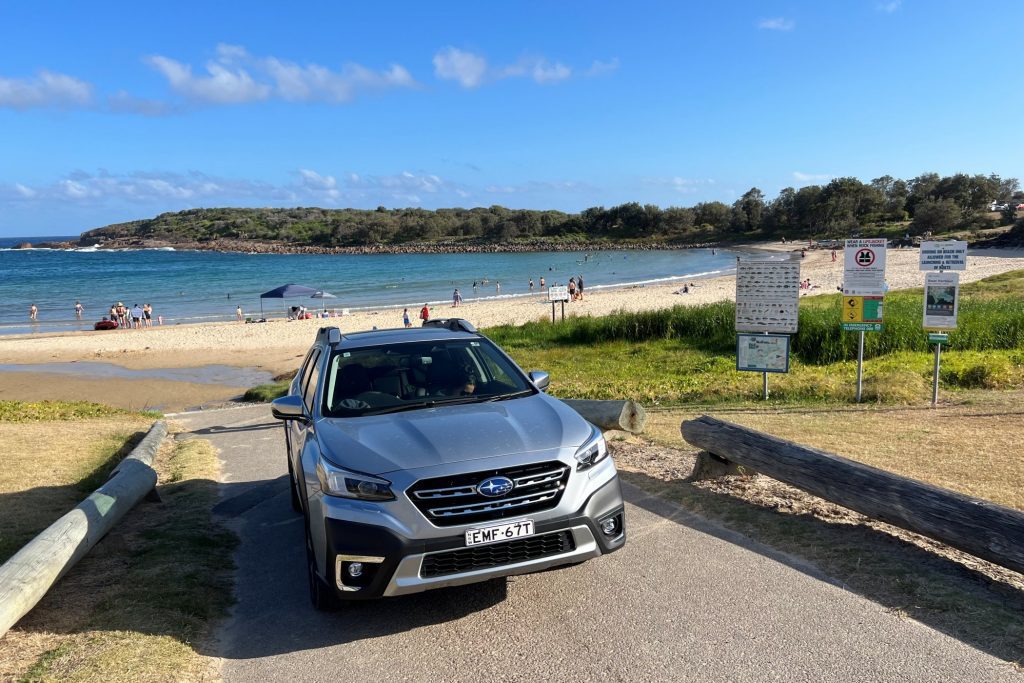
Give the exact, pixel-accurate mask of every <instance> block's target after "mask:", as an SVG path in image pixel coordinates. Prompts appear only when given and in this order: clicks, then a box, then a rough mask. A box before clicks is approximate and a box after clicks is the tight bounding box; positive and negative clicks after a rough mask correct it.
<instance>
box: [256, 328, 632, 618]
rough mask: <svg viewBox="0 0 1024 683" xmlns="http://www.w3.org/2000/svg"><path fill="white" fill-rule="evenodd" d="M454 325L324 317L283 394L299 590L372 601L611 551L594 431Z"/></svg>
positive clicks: (485, 343)
mask: <svg viewBox="0 0 1024 683" xmlns="http://www.w3.org/2000/svg"><path fill="white" fill-rule="evenodd" d="M547 385H548V375H547V373H545V372H536V371H535V372H531V373H529V375H527V374H525V373H524V372H523V371H522V370H521V369H520V368H519V367H518V366H517V365H516V364H515V363H514V362H513V361H512V359H511V358H509V357H508V356H507V355H506V354H505V353H504V352H503V351H502V350H501V349H499V348H498V347H497V346H496V345H495V344H494V343H493V342H491V341H490V340H489V339H487V338H486V337H484V336H483V335H481V334H479V333H477V332H476V330H475V329H474V328H473V327H472V325H470V324H469V323H468V322H466V321H464V320H460V319H443V320H437V321H431V322H430V323H426V324H425V325H424V326H423V327H421V328H414V329H404V328H402V329H394V330H379V331H377V330H374V331H370V332H356V333H350V334H342V333H341V332H340V331H339V330H338V328H335V327H325V328H322V329H321V330H320V331H319V333H318V334H317V338H316V342H315V343H314V344H313V347H312V348H311V349H310V351H309V353H308V354H307V355H306V359H305V361H304V362H303V364H302V368H301V370H300V371H299V373H298V374H297V375H296V377H295V380H294V381H293V382H292V385H291V391H290V392H289V394H288V395H287V396H284V397H282V398H279V399H277V400H276V401H274V402H273V404H272V410H273V414H274V417H276V418H278V419H281V420H284V421H285V437H286V442H287V447H288V472H289V475H290V479H291V496H292V506H293V507H294V508H295V510H296V511H299V512H302V513H303V516H304V518H305V531H306V560H307V567H308V570H309V572H308V573H309V590H310V599H311V600H312V602H313V604H314V606H315V607H317V608H318V609H330V608H333V607H336V606H337V604H338V602H339V600H341V601H344V600H354V599H366V598H379V597H382V596H393V595H404V594H407V593H416V592H419V591H424V590H429V589H432V588H440V587H442V586H454V585H459V584H466V583H472V582H475V581H485V580H487V579H492V578H495V577H503V576H509V575H512V574H523V573H527V572H535V571H540V570H543V569H549V568H551V567H556V566H559V565H568V564H576V563H579V562H583V561H584V560H588V559H590V558H592V557H597V556H599V555H602V554H604V553H610V552H613V551H615V550H618V549H619V548H621V547H622V545H623V544H624V543H625V540H626V537H625V525H624V517H623V505H622V494H621V491H620V488H619V480H618V475H617V474H616V471H615V465H614V464H613V463H612V459H611V458H610V457H608V450H607V447H606V445H605V441H604V437H603V436H602V435H601V432H600V431H599V430H598V429H597V428H596V427H594V426H593V425H591V424H590V423H589V422H587V421H586V420H584V419H583V418H582V417H580V415H579V414H578V413H576V412H575V411H574V410H572V409H571V408H569V407H568V406H566V405H565V404H564V403H562V402H561V401H558V400H557V399H555V398H552V397H551V396H548V395H547V394H545V393H544V391H543V390H544V389H545V388H546V387H547Z"/></svg>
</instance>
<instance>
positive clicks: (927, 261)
mask: <svg viewBox="0 0 1024 683" xmlns="http://www.w3.org/2000/svg"><path fill="white" fill-rule="evenodd" d="M921 270H967V242H958V241H956V240H949V241H948V242H921Z"/></svg>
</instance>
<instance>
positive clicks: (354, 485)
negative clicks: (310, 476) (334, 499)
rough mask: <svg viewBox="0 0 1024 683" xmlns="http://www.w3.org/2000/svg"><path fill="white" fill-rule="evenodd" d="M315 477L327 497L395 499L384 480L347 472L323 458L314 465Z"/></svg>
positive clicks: (387, 482)
mask: <svg viewBox="0 0 1024 683" xmlns="http://www.w3.org/2000/svg"><path fill="white" fill-rule="evenodd" d="M316 476H317V478H318V479H319V480H320V488H321V489H323V492H324V493H326V494H327V495H329V496H341V497H342V498H358V499H359V500H394V499H395V494H393V493H392V492H391V482H389V481H387V480H386V479H380V478H379V477H371V476H370V475H368V474H358V473H356V472H349V471H348V470H344V469H342V468H340V467H337V466H335V465H332V464H331V463H329V462H326V461H325V460H324V459H323V458H321V459H320V461H319V462H317V464H316Z"/></svg>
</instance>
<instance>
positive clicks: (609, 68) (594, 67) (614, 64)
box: [584, 57, 619, 76]
mask: <svg viewBox="0 0 1024 683" xmlns="http://www.w3.org/2000/svg"><path fill="white" fill-rule="evenodd" d="M618 69H619V58H618V57H614V58H612V60H611V61H608V62H602V61H601V60H599V59H595V60H594V63H593V64H591V65H590V68H589V69H587V70H586V71H585V72H584V75H585V76H603V75H604V74H610V73H612V72H613V71H618Z"/></svg>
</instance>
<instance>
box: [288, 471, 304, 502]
mask: <svg viewBox="0 0 1024 683" xmlns="http://www.w3.org/2000/svg"><path fill="white" fill-rule="evenodd" d="M288 490H289V491H291V494H292V495H291V499H292V510H294V511H295V512H302V500H301V499H300V498H299V484H298V482H296V481H295V472H294V471H293V470H292V459H291V457H289V458H288Z"/></svg>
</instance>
